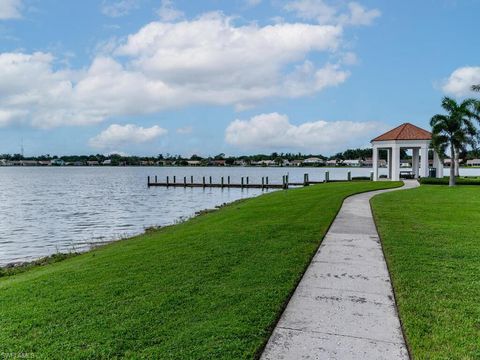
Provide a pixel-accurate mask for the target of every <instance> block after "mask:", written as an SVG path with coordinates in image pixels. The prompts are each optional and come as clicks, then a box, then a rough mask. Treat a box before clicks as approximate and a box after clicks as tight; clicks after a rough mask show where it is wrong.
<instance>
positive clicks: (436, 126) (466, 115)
mask: <svg viewBox="0 0 480 360" xmlns="http://www.w3.org/2000/svg"><path fill="white" fill-rule="evenodd" d="M475 104H476V100H474V99H466V100H464V101H462V103H461V104H457V102H456V101H455V100H453V99H451V98H448V97H445V98H443V100H442V108H443V109H444V110H445V111H446V112H447V115H441V114H437V115H435V116H434V117H432V119H431V120H430V125H431V126H432V145H433V147H434V148H435V150H436V151H437V152H438V153H439V154H444V153H445V151H446V149H447V148H448V147H450V154H451V155H450V157H451V159H452V162H451V165H450V181H449V185H450V186H454V185H455V183H456V178H455V166H458V163H457V161H458V156H456V154H457V153H459V152H460V149H463V148H465V147H466V146H467V145H474V144H475V141H476V138H477V136H478V132H477V129H476V128H475V126H474V124H473V122H472V119H477V120H479V118H478V115H477V114H475V112H474V111H473V107H474V106H475ZM454 163H457V164H454Z"/></svg>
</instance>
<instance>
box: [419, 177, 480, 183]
mask: <svg viewBox="0 0 480 360" xmlns="http://www.w3.org/2000/svg"><path fill="white" fill-rule="evenodd" d="M419 181H420V184H425V185H448V182H449V178H448V176H446V177H444V178H441V179H437V178H430V177H428V178H421V179H420V180H419ZM457 185H480V178H478V177H458V178H457Z"/></svg>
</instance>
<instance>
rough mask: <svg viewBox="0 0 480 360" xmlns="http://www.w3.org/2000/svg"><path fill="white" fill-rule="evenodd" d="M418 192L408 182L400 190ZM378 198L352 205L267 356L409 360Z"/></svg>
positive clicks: (358, 198)
mask: <svg viewBox="0 0 480 360" xmlns="http://www.w3.org/2000/svg"><path fill="white" fill-rule="evenodd" d="M416 186H418V182H417V181H416V180H413V181H405V186H404V187H402V188H399V189H410V188H413V187H416ZM399 189H390V190H380V191H373V192H368V193H364V194H358V195H354V196H351V197H349V198H347V199H346V200H345V201H344V203H343V205H342V208H341V209H340V212H339V213H338V215H337V217H336V218H335V220H334V222H333V224H332V226H331V227H330V230H329V231H328V233H327V234H326V235H325V238H324V240H323V242H322V244H321V246H320V248H319V250H318V252H317V253H316V255H315V256H314V258H313V260H312V262H311V264H310V265H309V267H308V269H307V271H306V272H305V274H304V276H303V278H302V280H301V281H300V284H299V285H298V287H297V289H296V290H295V292H294V294H293V296H292V298H291V300H290V302H289V303H288V305H287V308H286V309H285V311H284V313H283V314H282V316H281V318H280V321H279V322H278V324H277V326H276V328H275V329H274V331H273V334H272V336H271V337H270V340H269V341H268V344H267V346H266V348H265V350H264V352H263V354H262V357H261V358H262V359H263V360H267V359H268V360H280V359H342V360H344V359H355V360H357V359H408V358H409V357H408V352H407V348H406V346H405V340H404V338H403V334H402V329H401V325H400V321H399V319H398V314H397V311H396V305H395V299H394V296H393V291H392V285H391V282H390V276H389V274H388V270H387V265H386V262H385V258H384V256H383V251H382V247H381V244H380V239H379V236H378V233H377V229H376V227H375V224H374V221H373V216H372V211H371V208H370V199H371V198H372V197H373V196H375V195H377V194H380V193H384V192H388V191H394V190H399Z"/></svg>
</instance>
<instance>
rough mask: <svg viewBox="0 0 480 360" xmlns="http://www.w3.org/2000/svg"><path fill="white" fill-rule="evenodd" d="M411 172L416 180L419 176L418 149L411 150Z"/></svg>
mask: <svg viewBox="0 0 480 360" xmlns="http://www.w3.org/2000/svg"><path fill="white" fill-rule="evenodd" d="M412 171H413V174H414V175H415V179H417V178H418V175H419V174H420V149H419V148H413V149H412Z"/></svg>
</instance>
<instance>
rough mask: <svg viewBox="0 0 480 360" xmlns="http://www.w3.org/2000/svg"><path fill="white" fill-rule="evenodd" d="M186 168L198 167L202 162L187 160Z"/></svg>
mask: <svg viewBox="0 0 480 360" xmlns="http://www.w3.org/2000/svg"><path fill="white" fill-rule="evenodd" d="M187 164H188V166H200V165H202V162H201V161H200V160H187Z"/></svg>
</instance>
